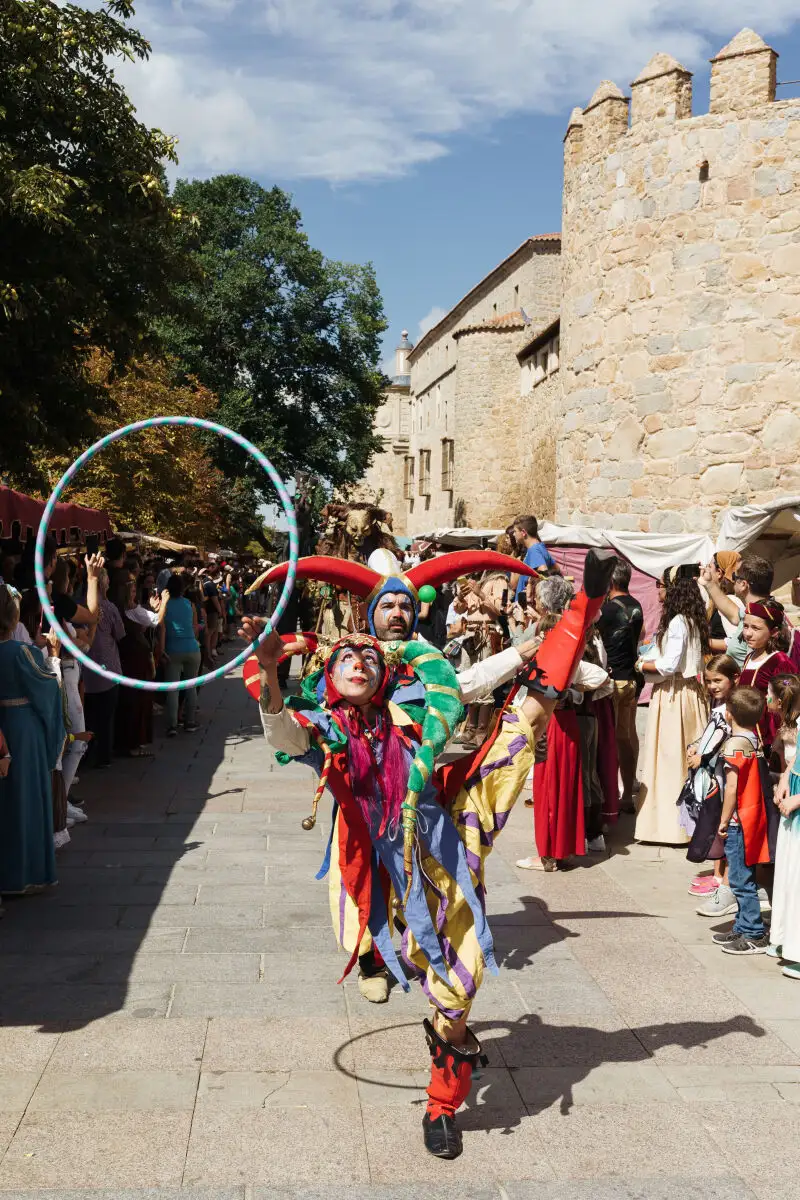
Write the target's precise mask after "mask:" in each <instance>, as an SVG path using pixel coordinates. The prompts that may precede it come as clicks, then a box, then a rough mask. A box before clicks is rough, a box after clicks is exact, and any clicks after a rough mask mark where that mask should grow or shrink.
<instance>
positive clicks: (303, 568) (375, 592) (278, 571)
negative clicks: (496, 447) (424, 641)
mask: <svg viewBox="0 0 800 1200" xmlns="http://www.w3.org/2000/svg"><path fill="white" fill-rule="evenodd" d="M370 564H372V565H370V566H364V564H363V563H359V562H353V561H351V560H350V559H348V558H331V557H328V556H326V555H322V554H312V555H310V556H309V557H308V558H301V559H298V562H297V576H296V577H297V579H316V580H319V581H320V582H322V583H330V584H333V586H334V587H337V588H340V589H341V590H342V591H346V592H351V593H352V594H353V595H354V596H359V597H360V598H361V599H362V600H365V601H366V604H367V624H368V626H369V631H370V633H372V634H374V633H375V624H374V616H375V609H376V607H377V605H378V601H379V600H380V598H381V596H385V595H387V593H392V594H396V593H398V592H402V593H405V595H407V596H408V597H409V598H410V600H411V603H412V605H413V607H414V628H416V619H417V617H418V616H419V606H420V599H419V589H420V588H421V587H423V586H424V585H425V584H430V585H431V586H432V587H437V586H438V585H440V584H442V583H449V582H451V581H452V580H453V579H459V578H461V576H463V575H470V574H473V573H475V572H477V571H502V572H506V573H510V574H514V575H529V576H530V577H531V578H532V579H538V578H539V572H538V571H535V570H533V568H532V567H528V566H526V565H525V563H523V562H520V561H519V559H516V558H511V556H510V555H508V554H500V553H498V551H497V550H457V551H455V552H454V553H453V554H442V555H441V556H440V557H439V558H429V559H427V560H426V561H425V562H421V563H419V564H418V565H417V566H416V567H410V568H409V570H408V571H402V570H401V569H400V564H399V563H398V562H397V559H396V558H395V557H394V555H393V554H391V553H389V551H386V550H378V551H376V552H375V554H373V555H371V556H370ZM288 569H289V564H288V563H285V562H284V563H278V564H277V566H274V567H270V569H269V570H268V571H265V572H264V574H263V575H260V576H259V577H258V579H256V581H255V583H253V584H251V585H250V587H249V588H248V589H247V591H248V594H249V593H250V592H255V591H258V589H259V588H262V587H267V586H268V585H269V584H271V583H282V582H283V581H284V580H285V579H286V573H287V571H288Z"/></svg>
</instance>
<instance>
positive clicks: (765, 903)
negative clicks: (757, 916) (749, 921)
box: [758, 888, 772, 912]
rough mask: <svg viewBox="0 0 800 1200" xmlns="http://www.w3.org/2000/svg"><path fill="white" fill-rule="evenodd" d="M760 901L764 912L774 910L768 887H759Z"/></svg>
mask: <svg viewBox="0 0 800 1200" xmlns="http://www.w3.org/2000/svg"><path fill="white" fill-rule="evenodd" d="M758 902H759V904H760V905H761V911H762V912H772V905H771V904H770V902H769V896H768V895H767V889H766V888H759V889H758Z"/></svg>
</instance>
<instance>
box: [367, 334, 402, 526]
mask: <svg viewBox="0 0 800 1200" xmlns="http://www.w3.org/2000/svg"><path fill="white" fill-rule="evenodd" d="M413 349H414V347H413V345H412V344H411V342H410V341H409V340H408V330H407V329H404V330H403V335H402V337H401V339H400V343H399V345H398V346H397V347H396V349H395V352H394V374H393V375H392V381H391V383H390V385H389V387H388V388H387V390H386V391H385V392H384V399H383V404H382V405H381V407H380V408H379V409H378V411H377V413H376V414H375V431H376V433H377V434H378V435H379V436H380V438H381V440H382V441H383V452H382V453H381V454H378V455H376V457H375V459H374V460H373V463H372V465H371V467H370V468H369V469H368V471H367V473H366V475H365V476H364V478H363V480H362V481H361V484H360V485H359V492H363V494H364V495H365V496H369V498H370V499H374V500H375V501H376V503H377V504H379V505H380V506H381V507H382V508H385V509H388V511H389V512H390V513H391V514H392V524H393V528H394V532H395V533H396V534H399V535H400V536H404V535H405V533H406V523H407V517H408V506H407V505H406V502H405V495H404V487H403V473H404V470H405V462H406V457H407V455H408V453H409V431H410V428H411V416H410V401H409V394H410V391H411V376H410V374H409V365H408V356H409V354H410V353H411V351H412V350H413Z"/></svg>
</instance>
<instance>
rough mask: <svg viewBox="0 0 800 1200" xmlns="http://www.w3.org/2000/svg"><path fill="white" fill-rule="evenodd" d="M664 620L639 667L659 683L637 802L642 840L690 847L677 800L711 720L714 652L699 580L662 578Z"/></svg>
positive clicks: (670, 574) (673, 571)
mask: <svg viewBox="0 0 800 1200" xmlns="http://www.w3.org/2000/svg"><path fill="white" fill-rule="evenodd" d="M659 592H660V595H661V600H662V605H663V607H662V611H661V620H660V622H659V625H658V630H657V632H656V636H655V640H654V642H653V645H652V646H651V647H650V648H649V650H648V651H647V653H646V655H644V656H643V657H642V659H640V661H639V663H638V667H639V669H640V670H641V671H642V672H643V673H644V676H645V678H646V679H647V680H648V681H649V682H651V683H652V684H653V693H652V696H651V699H650V711H649V714H648V718H647V733H646V734H645V745H644V771H643V776H642V786H641V790H640V792H639V797H638V802H637V816H636V838H637V840H638V841H640V842H653V843H655V844H657V845H663V846H685V845H686V843H687V842H688V840H689V835H688V834H687V833H686V830H685V829H683V828H682V827H681V824H680V821H679V810H678V807H677V800H678V797H679V795H680V793H681V789H682V788H683V784H684V781H685V779H686V774H687V771H688V761H687V747H688V746H689V745H691V743H693V742H696V741H697V739H698V738H699V737H700V735H701V734H702V732H703V730H704V729H705V726H706V723H707V721H708V698H707V696H706V694H705V691H704V689H703V685H702V683H701V682H700V676H701V674H702V671H703V660H704V656H705V655H707V654H708V653H709V636H708V618H707V616H706V608H705V604H704V602H703V596H702V593H701V592H700V588H699V587H698V586H697V580H696V579H692V578H687V577H685V576H683V575H682V574H681V573H680V568H676V567H670V568H669V570H667V571H665V573H664V578H663V579H661V580H659Z"/></svg>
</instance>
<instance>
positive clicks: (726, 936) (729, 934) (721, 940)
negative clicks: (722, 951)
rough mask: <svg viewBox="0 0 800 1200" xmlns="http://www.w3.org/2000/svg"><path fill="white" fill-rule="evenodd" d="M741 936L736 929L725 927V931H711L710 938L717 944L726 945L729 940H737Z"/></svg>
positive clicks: (728, 943)
mask: <svg viewBox="0 0 800 1200" xmlns="http://www.w3.org/2000/svg"><path fill="white" fill-rule="evenodd" d="M741 936H742V935H741V934H740V933H737V932H736V930H734V929H727V930H726V931H725V933H712V935H711V940H712V942H716V944H717V945H718V946H728V945H730V943H731V942H738V941H739V940H740V939H741Z"/></svg>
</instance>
